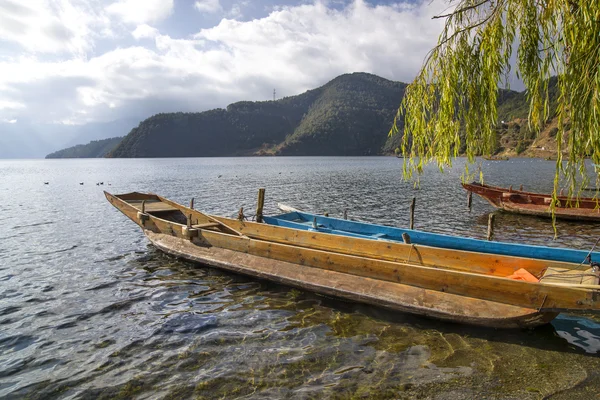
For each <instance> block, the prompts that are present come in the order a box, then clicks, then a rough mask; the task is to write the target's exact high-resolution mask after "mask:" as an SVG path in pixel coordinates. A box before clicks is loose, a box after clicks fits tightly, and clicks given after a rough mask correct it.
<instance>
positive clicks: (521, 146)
mask: <svg viewBox="0 0 600 400" xmlns="http://www.w3.org/2000/svg"><path fill="white" fill-rule="evenodd" d="M526 149H527V146H526V145H525V142H524V141H523V140H519V141H518V142H517V147H515V151H516V152H517V154H521V153H522V152H524V151H525V150H526Z"/></svg>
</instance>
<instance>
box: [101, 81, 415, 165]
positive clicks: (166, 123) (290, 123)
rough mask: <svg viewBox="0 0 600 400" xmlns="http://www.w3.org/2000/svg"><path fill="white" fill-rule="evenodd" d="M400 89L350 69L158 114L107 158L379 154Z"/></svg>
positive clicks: (386, 146)
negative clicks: (309, 84)
mask: <svg viewBox="0 0 600 400" xmlns="http://www.w3.org/2000/svg"><path fill="white" fill-rule="evenodd" d="M405 87H406V84H404V83H401V82H393V81H389V80H387V79H383V78H380V77H378V76H375V75H371V74H366V73H354V74H346V75H341V76H339V77H337V78H335V79H334V80H332V81H331V82H329V83H327V84H326V85H324V86H322V87H320V88H317V89H313V90H309V91H307V92H305V93H303V94H300V95H297V96H291V97H286V98H283V99H280V100H276V101H261V102H250V101H242V102H238V103H234V104H231V105H229V106H228V107H227V109H215V110H210V111H205V112H201V113H169V114H158V115H155V116H153V117H151V118H148V119H146V120H145V121H142V122H141V123H140V125H139V126H138V127H137V128H134V129H133V130H132V131H131V132H130V133H129V134H128V135H127V136H126V137H125V139H124V140H123V141H122V142H121V143H120V144H119V145H118V146H117V148H115V149H114V150H113V151H112V152H111V153H110V155H109V156H111V157H199V156H236V155H266V154H271V155H340V156H342V155H343V156H349V155H375V154H381V153H383V152H384V149H387V150H388V151H393V149H394V148H395V146H394V145H393V143H392V141H390V142H389V143H388V137H387V133H388V131H389V128H390V125H391V123H392V120H393V117H394V114H395V113H396V110H397V107H398V104H399V103H400V100H401V99H402V96H403V94H404V89H405ZM394 140H395V141H397V140H398V139H397V138H394ZM386 143H387V144H386Z"/></svg>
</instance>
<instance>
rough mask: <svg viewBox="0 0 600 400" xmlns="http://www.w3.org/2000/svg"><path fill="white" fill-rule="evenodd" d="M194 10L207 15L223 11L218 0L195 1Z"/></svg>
mask: <svg viewBox="0 0 600 400" xmlns="http://www.w3.org/2000/svg"><path fill="white" fill-rule="evenodd" d="M194 8H195V9H196V10H198V11H200V12H207V13H216V12H219V11H222V10H223V8H222V7H221V3H220V2H219V0H197V1H196V2H195V3H194Z"/></svg>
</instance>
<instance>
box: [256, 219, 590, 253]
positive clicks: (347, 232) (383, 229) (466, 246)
mask: <svg viewBox="0 0 600 400" xmlns="http://www.w3.org/2000/svg"><path fill="white" fill-rule="evenodd" d="M263 218H264V221H265V223H267V224H270V225H277V226H282V227H286V228H295V229H303V230H312V231H317V232H322V233H331V234H334V235H343V236H352V237H359V238H367V239H373V240H391V241H397V242H403V239H402V234H403V233H406V234H408V235H409V236H410V241H411V242H412V243H415V244H420V245H424V246H430V247H442V248H446V249H454V250H465V251H475V252H479V253H490V254H502V255H507V256H516V257H527V258H538V259H542V260H554V261H564V262H571V263H577V264H579V263H581V262H584V260H585V259H586V256H587V255H588V253H589V251H585V250H575V249H568V248H560V247H545V246H529V245H524V244H516V243H502V242H492V241H486V240H479V239H471V238H466V237H460V236H450V235H443V234H439V233H430V232H423V231H418V230H411V229H402V228H393V227H389V226H383V225H375V224H368V223H365V222H356V221H349V220H344V219H338V218H331V217H325V216H321V215H315V214H310V213H306V212H301V211H293V212H288V213H285V214H281V215H277V216H274V217H267V216H265V217H263ZM591 259H592V261H600V252H593V253H592V254H591ZM586 263H589V261H587V262H586Z"/></svg>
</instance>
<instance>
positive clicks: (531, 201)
mask: <svg viewBox="0 0 600 400" xmlns="http://www.w3.org/2000/svg"><path fill="white" fill-rule="evenodd" d="M462 185H463V187H464V188H465V189H466V190H468V191H469V192H473V193H475V194H478V195H480V196H481V197H483V198H484V199H486V200H487V201H488V202H489V203H490V204H491V205H493V206H494V207H496V208H501V209H503V210H505V211H508V212H512V213H516V214H527V215H535V216H539V217H551V216H552V213H551V211H550V204H551V202H552V196H551V195H550V194H542V193H532V192H525V191H523V190H515V189H513V188H512V187H509V188H508V189H507V188H501V187H497V186H491V185H484V184H481V183H476V182H473V183H463V184H462ZM558 200H559V205H558V206H557V207H556V209H555V215H556V218H562V219H570V220H580V221H600V208H599V204H600V203H598V201H597V200H596V199H594V198H591V197H580V198H579V199H576V198H569V197H566V196H558Z"/></svg>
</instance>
